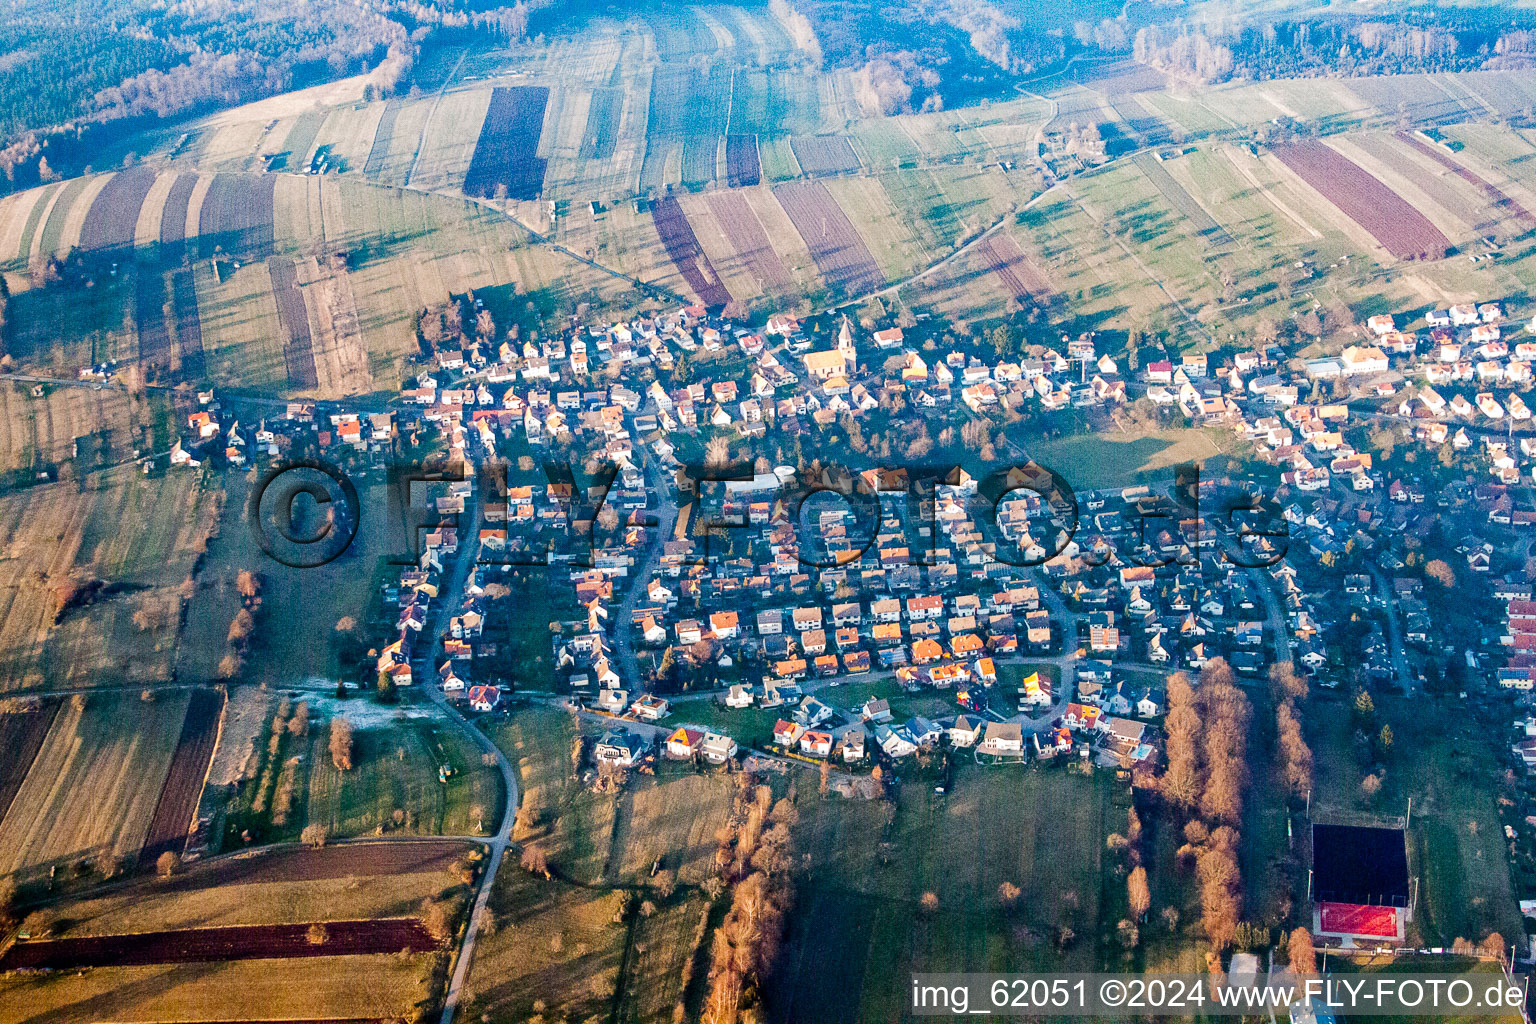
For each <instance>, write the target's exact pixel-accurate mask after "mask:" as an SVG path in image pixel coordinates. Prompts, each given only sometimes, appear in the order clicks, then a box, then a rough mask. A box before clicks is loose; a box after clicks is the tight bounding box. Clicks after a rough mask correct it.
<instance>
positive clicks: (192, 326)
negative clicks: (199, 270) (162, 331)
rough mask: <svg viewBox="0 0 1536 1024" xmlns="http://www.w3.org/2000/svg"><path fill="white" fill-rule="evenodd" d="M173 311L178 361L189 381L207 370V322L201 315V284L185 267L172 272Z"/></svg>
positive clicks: (199, 376) (176, 359)
mask: <svg viewBox="0 0 1536 1024" xmlns="http://www.w3.org/2000/svg"><path fill="white" fill-rule="evenodd" d="M171 310H172V313H173V314H174V320H173V322H174V324H175V361H176V364H177V365H178V366H179V367H180V369H181V374H182V376H183V377H184V378H186V379H189V380H198V379H200V378H201V377H202V376H203V374H204V372H205V371H206V369H207V365H206V362H205V360H204V359H203V321H202V318H201V317H200V316H198V312H197V284H196V282H195V281H194V280H193V277H192V271H190V270H188V269H186V268H185V267H183V268H180V269H177V270H174V271H172V272H171Z"/></svg>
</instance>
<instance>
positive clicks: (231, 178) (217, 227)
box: [198, 174, 277, 256]
mask: <svg viewBox="0 0 1536 1024" xmlns="http://www.w3.org/2000/svg"><path fill="white" fill-rule="evenodd" d="M276 184H277V179H276V178H275V177H274V176H272V175H270V174H257V175H247V174H216V175H214V177H213V180H212V182H211V183H210V184H209V186H208V193H207V195H206V196H204V198H203V203H202V207H201V209H200V211H199V214H198V218H199V219H198V234H199V235H200V236H201V238H200V239H199V242H200V243H201V251H202V252H203V253H204V254H205V255H212V254H213V253H215V252H218V251H222V252H226V253H231V254H243V255H247V256H263V255H266V254H267V253H268V252H270V251H271V249H272V192H273V189H274V187H275V186H276Z"/></svg>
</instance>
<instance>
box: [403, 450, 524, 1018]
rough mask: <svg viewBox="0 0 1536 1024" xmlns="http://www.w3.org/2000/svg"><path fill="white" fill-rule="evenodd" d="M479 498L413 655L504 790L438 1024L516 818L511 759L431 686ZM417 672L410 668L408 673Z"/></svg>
mask: <svg viewBox="0 0 1536 1024" xmlns="http://www.w3.org/2000/svg"><path fill="white" fill-rule="evenodd" d="M472 443H473V442H472ZM479 497H480V496H479V494H477V493H476V492H475V491H474V490H473V489H471V491H470V495H469V497H468V498H467V499H465V502H464V512H463V514H462V515H460V516H459V523H460V527H459V536H460V545H459V550H458V551H457V552H456V553H455V554H454V556H453V557H452V558H451V559H450V560H449V563H448V565H446V566H444V570H445V571H444V576H445V577H446V585H445V586H444V587H443V588H442V591H441V592H440V594H439V596H438V600H437V602H436V603H435V604H434V605H433V607H432V611H431V614H430V615H429V617H428V621H427V624H426V626H425V627H424V629H425V630H429V631H430V632H428V633H427V635H428V636H430V637H432V643H431V646H430V647H428V648H427V652H426V654H425V655H424V656H422V657H421V658H420V660H419V665H420V669H419V675H417V679H418V680H419V682H418V685H419V686H420V687H421V688H422V692H424V693H426V694H427V696H428V697H429V698H430V699H431V700H432V701H433V702H434V703H436V704H437V705H438V706H439V707H440V708H441V709H442V711H443V714H445V715H446V716H447V717H448V718H449V719H451V720H452V721H454V722H456V723H458V724H459V725H460V726H461V727H462V728H463V729H464V731H465V732H467V733H468V734H469V735H470V736H471V737H472V738H473V739H474V741H475V743H476V744H477V745H478V746H479V747H480V749H481V750H482V751H484V752H485V753H487V754H490V755H492V756H493V757H494V758H495V759H496V768H497V770H498V771H500V772H501V781H502V786H503V788H504V789H505V790H506V794H507V798H506V801H505V806H504V807H503V809H502V814H501V823H500V825H499V826H498V827H497V829H496V833H495V835H493V836H491V837H490V838H488V839H483V840H482V841H483V842H484V843H485V844H486V846H487V848H488V851H489V856H488V857H487V859H486V862H485V871H484V872H483V873H482V874H481V876H480V891H479V892H478V893H477V894H476V896H475V903H474V906H473V907H472V908H471V910H470V913H469V917H468V920H466V921H465V923H464V938H463V941H462V942H461V943H460V945H459V954H458V957H457V958H455V960H454V965H453V976H452V977H451V978H449V980H448V988H447V990H446V991H445V992H444V994H443V1016H442V1024H453V1015H454V1012H455V1011H456V1010H457V1009H458V1007H459V999H460V997H461V995H462V994H463V991H464V979H465V978H467V977H468V976H469V965H470V961H472V960H473V959H474V955H475V939H476V938H477V937H478V936H479V933H480V923H481V921H482V919H483V918H484V916H485V908H486V905H487V904H488V903H489V902H490V899H491V889H492V887H493V886H494V885H495V883H496V872H497V871H499V870H500V869H501V864H502V861H503V860H505V859H506V854H507V848H508V847H509V846H511V844H512V823H513V821H514V820H515V819H516V817H517V801H518V792H517V772H516V771H514V770H513V768H512V762H511V761H508V760H507V756H506V755H505V754H503V753H502V752H501V748H500V747H498V746H496V744H494V743H492V742H491V740H490V738H489V737H488V736H486V735H485V733H483V732H481V731H480V730H479V729H477V728H475V727H474V726H473V725H471V724H470V722H469V721H468V720H467V719H466V718H465V717H464V716H463V715H462V714H460V713H459V711H458V709H457V708H455V707H454V706H453V705H452V704H450V703H449V702H448V698H447V697H446V696H445V695H444V693H443V691H442V690H440V689H438V688H437V663H438V661H439V660H441V658H442V653H443V632H444V630H446V629H447V627H448V618H449V617H450V616H451V615H452V613H453V611H454V610H457V609H458V608H459V606H460V605H461V604H462V603H463V600H464V588H465V586H466V584H467V583H468V582H469V574H470V572H471V570H473V569H474V567H475V561H476V555H475V552H476V551H478V549H479V546H480V544H479V539H480V534H479V530H478V524H479V522H480V501H479ZM464 524H468V525H467V526H465V525H464ZM417 671H418V670H415V669H413V674H416V673H417Z"/></svg>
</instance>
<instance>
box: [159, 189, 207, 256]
mask: <svg viewBox="0 0 1536 1024" xmlns="http://www.w3.org/2000/svg"><path fill="white" fill-rule="evenodd" d="M197 183H198V177H197V175H195V174H178V175H177V176H176V180H175V181H174V182H172V183H171V190H170V191H169V192H168V193H166V196H165V207H164V209H163V210H162V211H161V214H160V241H161V242H162V243H164V245H165V247H166V256H167V257H168V258H170V259H173V260H179V259H180V258H181V256H182V253H183V251H184V250H185V248H186V244H185V243H186V238H187V206H188V203H190V202H191V200H192V193H193V192H194V191H195V190H196V189H197Z"/></svg>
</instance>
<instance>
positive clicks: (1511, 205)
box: [1397, 132, 1536, 228]
mask: <svg viewBox="0 0 1536 1024" xmlns="http://www.w3.org/2000/svg"><path fill="white" fill-rule="evenodd" d="M1397 137H1398V139H1399V140H1400V141H1401V142H1402V143H1403V144H1405V145H1407V146H1411V147H1412V148H1413V149H1414V150H1415V151H1416V152H1418V153H1421V154H1423V155H1424V156H1426V157H1428V158H1429V159H1431V160H1433V161H1434V162H1435V163H1437V164H1439V165H1440V166H1441V167H1444V168H1445V169H1446V170H1448V171H1450V172H1451V173H1452V174H1454V175H1456V176H1457V177H1458V178H1460V179H1462V180H1463V181H1465V182H1467V183H1468V184H1470V185H1471V186H1472V187H1473V188H1475V189H1477V190H1478V191H1479V192H1481V193H1482V194H1483V196H1484V197H1485V198H1486V199H1487V200H1488V202H1489V203H1490V204H1491V205H1492V206H1493V208H1494V209H1495V210H1496V211H1497V212H1498V213H1500V214H1503V215H1505V216H1507V217H1511V218H1513V219H1515V220H1517V221H1519V222H1520V223H1521V224H1523V225H1525V226H1526V227H1527V228H1532V227H1536V214H1532V213H1531V211H1529V210H1527V209H1526V208H1525V207H1524V206H1522V205H1521V204H1520V203H1519V202H1517V201H1515V200H1514V199H1512V198H1511V197H1510V196H1508V195H1506V194H1505V193H1504V190H1503V189H1500V188H1498V187H1497V186H1495V185H1491V184H1489V183H1488V182H1486V181H1484V180H1483V179H1482V178H1480V177H1478V175H1477V174H1476V173H1475V172H1473V171H1472V170H1470V169H1468V168H1466V167H1463V166H1462V165H1461V164H1459V163H1457V162H1456V161H1455V160H1452V159H1451V158H1450V157H1449V156H1447V155H1446V154H1445V153H1444V152H1442V151H1441V150H1439V149H1437V148H1435V147H1434V146H1431V145H1429V144H1428V143H1425V142H1424V141H1422V140H1421V139H1419V138H1418V137H1417V136H1415V135H1412V134H1410V133H1408V132H1399V133H1398V136H1397Z"/></svg>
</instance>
